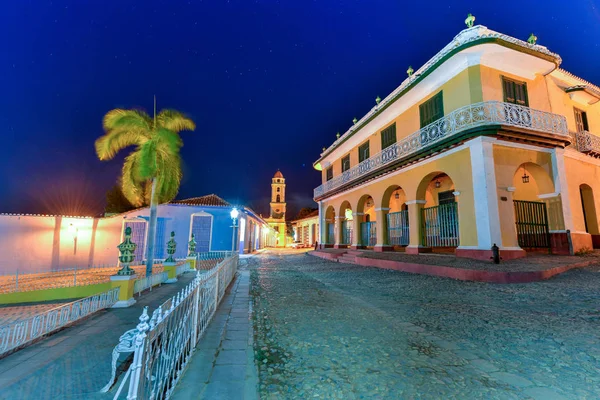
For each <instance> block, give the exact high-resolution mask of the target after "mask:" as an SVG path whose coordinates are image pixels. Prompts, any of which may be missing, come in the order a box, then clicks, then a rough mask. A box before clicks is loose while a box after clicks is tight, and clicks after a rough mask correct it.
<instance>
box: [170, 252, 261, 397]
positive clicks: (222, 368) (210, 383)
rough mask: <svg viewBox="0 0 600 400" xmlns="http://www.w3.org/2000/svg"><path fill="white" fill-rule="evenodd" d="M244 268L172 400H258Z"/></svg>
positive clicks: (246, 280) (248, 299)
mask: <svg viewBox="0 0 600 400" xmlns="http://www.w3.org/2000/svg"><path fill="white" fill-rule="evenodd" d="M245 261H247V259H246V260H243V259H242V260H241V264H242V265H241V268H240V270H239V272H238V275H237V278H236V280H235V282H234V283H233V285H232V286H231V288H230V291H229V293H228V294H227V295H226V296H225V298H224V299H223V302H222V303H221V305H220V306H219V309H218V310H217V313H216V314H215V317H214V319H213V321H212V322H211V323H210V325H209V327H208V328H207V330H206V332H205V333H204V335H203V337H202V338H201V339H200V342H199V343H198V346H197V347H196V353H195V354H194V355H193V356H192V360H191V361H190V364H189V365H188V366H187V369H186V370H185V372H184V375H183V377H182V378H181V381H180V382H179V384H178V385H177V388H176V389H175V393H174V396H173V399H175V400H187V399H222V400H236V399H240V400H254V399H258V393H257V389H258V378H257V369H256V366H255V363H254V351H253V328H252V319H251V315H252V310H251V306H250V297H249V280H250V279H249V276H250V274H249V272H248V270H247V268H244V264H245Z"/></svg>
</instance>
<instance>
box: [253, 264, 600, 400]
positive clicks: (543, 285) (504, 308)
mask: <svg viewBox="0 0 600 400" xmlns="http://www.w3.org/2000/svg"><path fill="white" fill-rule="evenodd" d="M249 266H250V270H251V295H252V296H253V307H254V315H255V318H254V326H255V357H256V359H257V364H258V365H259V378H260V393H261V396H262V398H263V399H281V398H287V399H296V398H297V399H300V398H328V399H329V398H338V399H360V398H365V399H366V398H369V399H371V398H381V399H385V398H405V399H412V398H445V399H448V398H457V399H465V398H481V399H530V398H531V399H544V400H548V399H575V398H577V399H596V398H599V397H600V346H599V344H600V337H599V332H600V330H599V328H600V311H599V307H600V293H599V287H600V273H599V272H598V268H591V269H585V270H573V271H569V272H567V273H565V274H563V275H560V276H558V277H555V278H553V279H551V280H548V281H544V282H538V283H530V284H512V285H502V284H485V283H472V282H461V281H454V280H451V279H445V278H436V277H430V276H422V275H413V274H407V273H403V272H397V271H389V270H383V269H377V268H365V267H360V266H355V265H350V264H342V263H334V262H330V261H325V260H322V259H319V258H316V257H313V256H310V255H305V254H297V253H291V252H279V253H276V252H269V253H265V254H262V255H260V256H257V257H253V258H252V259H250V261H249Z"/></svg>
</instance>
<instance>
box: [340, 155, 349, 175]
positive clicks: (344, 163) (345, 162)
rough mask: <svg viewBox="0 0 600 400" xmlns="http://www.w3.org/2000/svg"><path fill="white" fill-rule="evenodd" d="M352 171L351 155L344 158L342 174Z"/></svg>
mask: <svg viewBox="0 0 600 400" xmlns="http://www.w3.org/2000/svg"><path fill="white" fill-rule="evenodd" d="M349 169H350V155H347V156H346V157H344V158H342V172H346V171H348V170H349Z"/></svg>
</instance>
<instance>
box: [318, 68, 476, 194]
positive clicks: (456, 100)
mask: <svg viewBox="0 0 600 400" xmlns="http://www.w3.org/2000/svg"><path fill="white" fill-rule="evenodd" d="M479 70H480V67H479V66H473V67H469V68H468V69H465V70H464V71H462V72H460V73H459V74H458V75H456V76H455V77H453V78H452V79H450V80H449V81H448V82H446V83H445V84H443V85H442V86H441V87H440V88H438V89H436V90H435V91H434V92H432V93H430V94H429V95H428V96H426V97H424V98H423V99H421V100H420V101H419V103H418V104H415V105H414V106H412V107H410V108H409V109H407V110H406V111H404V112H403V113H402V114H400V115H398V116H397V117H396V118H395V119H393V120H392V121H390V122H389V123H388V124H386V125H384V126H382V127H381V128H380V129H378V130H377V131H376V132H374V133H373V134H371V135H370V136H369V138H368V140H369V152H370V155H371V157H372V156H374V155H375V154H377V153H379V152H380V151H381V131H382V130H384V129H385V128H387V127H388V126H390V125H392V124H393V123H395V124H396V139H397V140H401V139H403V138H405V137H406V136H408V135H410V134H413V133H415V132H417V131H418V130H419V129H420V128H421V126H420V121H421V120H420V116H419V105H420V104H423V103H424V102H425V101H427V100H429V99H430V98H431V97H433V96H434V95H436V94H437V93H439V92H440V91H443V100H444V114H448V113H450V112H452V111H454V110H456V109H457V108H460V107H463V106H465V105H468V104H472V103H476V102H480V101H482V89H481V82H480V71H479ZM398 101H402V100H398ZM356 134H357V135H364V134H365V131H363V130H361V131H359V132H358V133H356ZM366 141H367V140H366V139H365V140H363V141H362V142H361V143H360V145H362V144H364V143H365V142H366ZM346 154H348V153H346ZM346 154H344V155H343V156H342V157H344V156H346ZM342 157H340V158H338V159H336V160H335V161H334V162H333V176H334V177H335V176H338V175H339V174H341V171H342V167H341V163H342V161H341V159H342ZM357 164H358V146H357V147H355V148H353V149H352V150H351V151H350V167H351V168H352V167H354V166H356V165H357ZM325 169H326V168H324V169H323V172H322V182H323V183H325V182H326V174H325Z"/></svg>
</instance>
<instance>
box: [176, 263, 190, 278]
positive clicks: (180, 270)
mask: <svg viewBox="0 0 600 400" xmlns="http://www.w3.org/2000/svg"><path fill="white" fill-rule="evenodd" d="M189 270H190V263H188V262H185V263H183V264H181V265H178V266H177V268H176V270H175V271H176V272H175V274H176V275H177V276H179V275H181V274H185V273H186V272H188V271H189Z"/></svg>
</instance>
